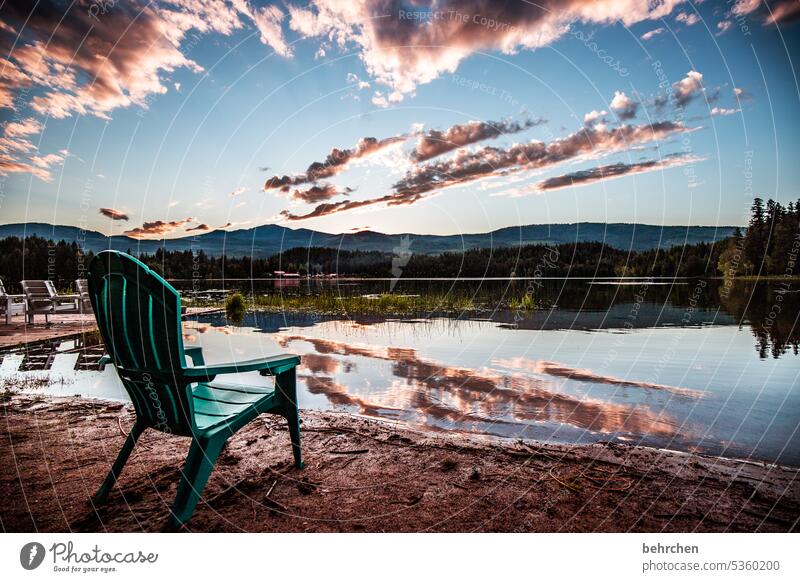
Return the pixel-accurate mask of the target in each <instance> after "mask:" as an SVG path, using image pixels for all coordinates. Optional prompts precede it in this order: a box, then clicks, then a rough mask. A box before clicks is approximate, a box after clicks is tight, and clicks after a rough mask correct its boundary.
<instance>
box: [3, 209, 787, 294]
mask: <svg viewBox="0 0 800 582" xmlns="http://www.w3.org/2000/svg"><path fill="white" fill-rule="evenodd" d="M798 249H800V201H798V202H797V203H789V204H788V205H787V206H786V207H784V206H782V205H781V204H779V203H777V202H775V201H773V200H769V201H767V202H766V203H764V201H763V200H761V199H760V198H756V199H755V200H754V202H753V205H752V209H751V218H750V221H749V224H748V227H747V228H746V229H745V231H744V232H741V231H739V230H738V229H737V230H736V231H735V232H734V234H733V236H731V237H729V238H726V239H723V240H722V241H719V242H717V243H714V244H712V243H699V244H694V245H686V246H677V247H673V248H671V249H667V250H655V249H654V250H648V251H626V250H622V249H616V248H612V247H609V246H608V245H605V244H603V243H600V242H578V243H565V244H559V245H554V246H549V245H528V246H522V247H501V248H493V249H471V250H466V251H464V252H460V253H454V252H448V253H442V254H439V255H422V254H414V252H413V239H412V240H411V245H410V247H409V249H408V252H406V253H403V254H400V255H393V254H391V253H383V252H378V251H340V250H337V249H331V248H321V247H310V248H294V249H290V250H287V251H284V252H283V253H280V254H277V255H274V256H272V257H269V258H266V259H259V258H251V257H212V256H209V255H207V254H206V253H204V252H203V251H197V252H192V251H188V250H187V251H162V250H159V251H157V252H156V253H155V254H146V255H141V256H140V257H139V258H140V259H141V260H142V261H143V262H145V263H146V264H147V265H149V266H150V267H152V268H153V269H155V270H156V271H157V272H159V273H161V274H162V275H163V276H164V277H166V278H168V279H196V280H197V279H212V278H214V279H216V278H244V279H247V278H260V277H270V276H272V274H273V273H274V272H275V271H278V270H282V271H287V272H298V273H300V274H302V275H307V274H310V275H316V274H331V273H335V274H337V275H338V276H340V277H342V276H361V277H392V276H399V277H404V278H406V277H422V278H431V277H509V276H517V277H532V276H543V277H592V276H597V277H613V276H638V277H647V276H653V277H675V276H677V277H708V276H720V275H724V276H748V275H750V276H752V275H762V276H763V275H786V274H788V275H792V274H800V273H798V272H797V271H795V264H794V263H795V261H796V258H797V253H798ZM92 257H93V253H92V252H88V253H84V252H83V251H82V250H81V248H80V247H79V246H78V245H77V244H76V243H74V242H72V243H69V242H65V241H60V242H56V243H54V242H52V241H49V240H46V239H44V238H41V237H38V236H31V237H27V238H25V239H24V240H23V239H20V238H17V237H8V238H5V239H0V277H2V279H3V281H4V283H5V285H6V287H7V288H9V289H12V290H18V282H19V281H20V280H22V279H25V278H27V279H51V280H53V281H54V282H55V283H56V285H57V286H58V287H59V288H62V289H65V288H69V287H70V286H71V285H72V282H73V281H74V280H75V279H76V278H79V277H85V275H86V269H87V267H88V265H89V262H90V261H91V259H92Z"/></svg>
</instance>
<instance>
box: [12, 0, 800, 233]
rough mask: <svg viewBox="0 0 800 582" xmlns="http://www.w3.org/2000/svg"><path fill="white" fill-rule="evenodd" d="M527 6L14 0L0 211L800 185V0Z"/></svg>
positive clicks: (550, 211)
mask: <svg viewBox="0 0 800 582" xmlns="http://www.w3.org/2000/svg"><path fill="white" fill-rule="evenodd" d="M500 4H502V3H500ZM513 4H514V3H513V2H512V3H509V4H506V5H503V6H502V7H498V3H487V2H479V1H474V2H462V3H457V4H453V6H455V7H456V8H452V7H451V6H449V5H447V4H446V3H445V2H436V3H434V4H433V5H432V6H430V7H429V8H425V9H424V10H423V14H418V13H417V12H418V11H419V10H420V9H419V8H414V7H413V6H404V5H403V4H402V3H396V2H379V1H374V2H369V1H367V0H364V1H351V2H346V3H345V2H338V1H335V0H325V1H323V0H320V1H318V2H312V3H299V2H291V0H290V1H289V2H286V3H284V2H280V3H275V4H270V3H263V2H262V3H257V2H253V3H247V2H244V0H241V1H239V2H233V3H225V2H220V3H218V4H217V3H210V6H211V5H213V7H204V8H203V10H201V9H200V8H198V7H197V6H196V5H192V3H188V2H186V3H184V2H168V3H163V4H160V5H159V4H157V3H150V4H141V5H136V3H129V4H125V5H124V6H123V5H119V6H117V5H113V6H107V7H106V13H101V12H100V11H99V9H98V7H99V6H101V5H98V4H92V3H88V2H86V3H78V4H76V5H73V6H72V8H71V9H70V10H69V11H66V12H65V10H64V6H62V5H61V4H56V5H55V6H52V7H50V6H46V7H40V8H37V10H39V11H40V12H39V13H37V12H36V11H34V15H33V17H31V16H30V14H29V12H30V7H28V6H27V5H22V6H20V7H16V6H14V3H6V4H4V5H3V8H2V9H0V22H2V23H3V25H2V26H0V34H2V37H1V38H2V47H0V49H1V50H2V53H3V57H4V61H3V63H0V72H1V73H2V74H0V105H4V107H3V108H2V109H0V115H2V125H3V130H2V131H3V138H2V139H3V141H1V142H0V144H2V147H0V173H1V174H2V175H0V184H1V185H2V195H3V197H2V200H1V201H0V204H1V206H0V212H2V222H4V223H8V222H34V221H37V222H39V221H41V222H55V223H59V224H74V225H81V226H84V227H85V228H90V229H95V230H100V231H102V232H105V233H110V232H113V233H114V234H119V233H122V232H124V231H132V234H138V236H143V237H162V236H170V237H171V236H184V235H186V234H187V229H190V228H194V229H197V230H195V231H189V232H202V231H204V230H206V229H213V228H218V227H222V226H224V225H228V226H226V228H227V229H235V228H249V227H253V226H259V225H262V224H270V223H279V224H283V225H286V226H290V227H292V228H301V227H302V228H313V229H318V230H324V231H327V232H346V231H351V230H356V229H363V228H370V229H372V230H377V231H382V232H418V233H442V234H452V233H466V232H481V231H487V230H491V229H495V228H500V227H505V226H513V225H520V224H532V223H551V222H574V221H607V222H643V223H650V224H711V225H714V224H718V225H727V224H744V223H745V222H746V220H747V216H748V208H749V206H750V203H751V202H752V198H753V196H754V195H759V196H761V197H763V198H775V199H777V200H779V201H781V202H784V203H787V202H789V201H791V200H796V199H797V198H798V197H800V189H798V182H799V181H800V168H798V164H797V162H796V160H797V158H798V153H799V149H800V148H798V146H799V145H800V144H799V143H798V141H799V140H800V138H799V137H798V132H797V127H798V123H797V122H798V105H800V102H799V100H800V93H799V92H798V84H797V79H796V72H795V70H794V68H793V64H792V62H791V60H790V57H791V56H796V55H797V45H798V34H797V32H798V25H797V24H796V23H795V22H794V21H795V20H796V19H797V16H798V14H797V10H795V7H796V5H797V3H796V2H792V3H782V2H771V3H769V4H764V3H758V2H755V3H754V2H751V1H741V0H739V1H737V2H718V3H715V2H711V1H706V2H703V3H697V2H695V3H691V2H680V1H679V0H668V1H665V2H657V3H651V6H649V7H648V6H644V7H641V6H639V7H637V8H635V9H631V8H626V5H627V4H628V3H625V2H593V3H587V2H580V1H579V2H575V3H574V8H570V9H562V8H561V6H563V4H558V3H552V2H551V3H549V4H552V8H551V9H549V10H547V11H546V14H544V15H542V14H539V13H536V12H535V11H536V10H539V9H534V8H531V7H530V5H529V4H526V3H523V2H520V3H519V4H520V6H518V7H517V6H511V7H509V6H510V5H513ZM541 4H543V5H547V4H548V3H541ZM584 4H585V5H586V6H588V7H590V8H591V9H592V11H588V10H589V8H587V7H586V6H584ZM635 4H636V3H635ZM638 4H642V3H638ZM638 4H637V6H638ZM43 6H44V5H43ZM93 6H94V8H92V7H93ZM92 10H94V14H92ZM454 10H456V11H457V12H454ZM531 11H534V12H531ZM56 16H58V17H59V18H55V17H56ZM342 22H348V24H347V25H344V24H342ZM165 23H166V24H165ZM175 23H178V24H177V25H176V24H175ZM166 25H169V27H171V28H165V26H166ZM176 26H177V28H175V27H176ZM137 27H139V28H141V30H137ZM62 29H63V34H62ZM165 31H166V32H165ZM79 32H83V33H85V34H86V38H87V39H89V40H88V41H86V42H85V43H84V44H80V42H79V41H76V40H75V39H76V38H82V37H79V36H76V34H77V33H79ZM647 33H651V34H647ZM643 36H644V37H645V38H644V39H643V38H642V37H643ZM94 38H98V39H99V40H98V42H96V43H94V44H93V43H92V39H94ZM101 41H102V42H101ZM433 41H435V42H433ZM89 45H91V51H90V52H86V51H87V50H88V49H87V48H86V47H87V46H89ZM145 47H146V48H145ZM398 47H400V48H398ZM98 55H102V57H103V58H106V59H108V60H107V61H106V66H105V67H103V66H101V65H98V64H97V60H98V59H99V57H98ZM41 63H44V64H45V65H46V67H44V68H45V70H40V69H41V67H39V68H37V65H41ZM112 65H113V67H112ZM109 68H113V70H112V71H109V70H108V69H109ZM659 85H661V87H660V86H659ZM615 94H617V96H618V98H617V100H616V101H615V100H614V97H615ZM659 100H661V101H664V103H660V104H659ZM612 102H613V103H614V104H615V105H616V106H617V107H616V108H613V107H612ZM593 111H594V112H596V114H595V115H594V116H591V115H589V116H588V117H587V114H589V113H590V112H593ZM658 123H664V124H668V125H666V126H664V128H663V131H662V130H659V131H657V132H655V131H652V128H653V127H654V124H658ZM659 127H661V126H659ZM624 128H627V129H624ZM432 130H438V131H440V132H447V131H448V130H451V131H450V132H449V133H446V134H445V133H436V134H434V133H431V131H432ZM443 136H444V139H443ZM365 138H375V139H374V140H373V141H372V142H370V141H361V142H360V140H364V139H365ZM384 140H385V141H384ZM539 142H541V143H539ZM359 143H361V144H362V145H361V146H359V145H358V144H359ZM371 143H374V144H376V146H375V147H370V144H371ZM436 144H439V145H441V144H445V145H446V147H443V148H439V147H438V145H437V147H436V148H434V149H436V150H437V152H438V151H439V150H440V149H441V150H445V151H442V152H441V153H437V155H434V156H433V157H430V158H427V157H425V156H423V155H421V154H420V152H421V151H422V150H423V149H424V147H426V146H428V147H432V146H434V145H436ZM531 144H533V145H531ZM537 144H538V145H537ZM553 144H559V145H558V146H557V147H555V148H554V146H553ZM570 144H571V145H570ZM576 144H577V145H576ZM573 145H574V146H575V149H574V151H573V150H572V149H570V148H571V147H572V146H573ZM515 146H518V150H519V151H520V152H523V153H522V154H520V155H517V156H516V157H514V156H512V155H511V154H512V153H513V152H515V151H517V150H515V149H514V148H515ZM333 148H338V149H339V150H340V152H339V153H338V154H336V155H335V156H334V158H335V159H337V160H339V161H341V160H345V159H346V163H342V164H340V165H337V164H331V163H330V162H327V163H326V157H327V156H328V155H329V154H331V151H332V149H333ZM487 148H488V149H487ZM342 152H344V153H342ZM520 156H521V157H520ZM532 156H534V157H532ZM512 158H513V159H512ZM314 162H320V163H321V165H320V166H319V167H318V169H319V168H321V169H322V172H321V173H319V172H318V173H317V174H316V175H311V174H312V173H313V172H308V171H307V170H308V168H309V165H311V164H312V163H314ZM265 168H268V169H265ZM284 176H286V177H287V179H286V180H283V181H282V182H280V181H277V179H279V178H280V179H282V178H283V177H284ZM272 178H274V179H273V180H271V179H272ZM312 178H315V179H312ZM287 181H288V182H289V185H286V184H285V182H287ZM548 185H549V186H548ZM555 185H558V187H553V186H555ZM279 186H283V188H281V187H279ZM312 188H316V189H315V190H312ZM348 201H349V202H348ZM101 208H102V209H106V212H105V214H101V213H100V209H101ZM123 215H125V216H126V217H127V219H122V216H123ZM108 216H114V217H116V218H117V219H116V220H112V219H111V218H109V217H108ZM306 216H308V218H304V217H306Z"/></svg>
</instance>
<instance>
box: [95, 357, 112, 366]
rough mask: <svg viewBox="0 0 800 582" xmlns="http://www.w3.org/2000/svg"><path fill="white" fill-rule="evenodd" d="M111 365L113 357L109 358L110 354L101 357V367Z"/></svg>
mask: <svg viewBox="0 0 800 582" xmlns="http://www.w3.org/2000/svg"><path fill="white" fill-rule="evenodd" d="M110 363H111V356H109V355H108V354H104V355H102V356H100V359H99V360H97V364H98V365H100V366H107V365H108V364H110Z"/></svg>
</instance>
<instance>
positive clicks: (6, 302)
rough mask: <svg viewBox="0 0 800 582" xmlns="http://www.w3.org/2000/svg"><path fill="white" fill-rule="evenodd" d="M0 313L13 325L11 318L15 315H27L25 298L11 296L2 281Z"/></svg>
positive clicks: (0, 281) (0, 283)
mask: <svg viewBox="0 0 800 582" xmlns="http://www.w3.org/2000/svg"><path fill="white" fill-rule="evenodd" d="M0 313H2V314H4V315H5V316H6V323H7V324H8V325H11V318H12V316H14V315H25V296H24V295H9V294H8V293H6V288H5V287H4V286H3V281H2V279H0Z"/></svg>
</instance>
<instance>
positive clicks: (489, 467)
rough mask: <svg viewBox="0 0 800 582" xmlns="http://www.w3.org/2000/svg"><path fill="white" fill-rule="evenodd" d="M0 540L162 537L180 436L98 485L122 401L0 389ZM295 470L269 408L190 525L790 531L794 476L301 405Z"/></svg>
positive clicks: (183, 442)
mask: <svg viewBox="0 0 800 582" xmlns="http://www.w3.org/2000/svg"><path fill="white" fill-rule="evenodd" d="M0 411H2V412H1V414H2V425H1V426H2V430H1V431H0V432H1V433H2V434H0V466H2V467H3V470H2V472H0V499H1V501H0V525H1V526H2V529H3V530H4V531H7V532H33V531H38V532H67V531H114V532H138V531H160V530H161V529H162V527H163V525H164V523H165V521H166V519H167V515H168V507H169V506H170V504H171V503H172V500H173V497H174V495H175V489H176V487H177V484H178V478H179V470H180V467H181V465H182V462H183V459H184V458H185V455H186V452H187V450H188V444H189V443H188V439H185V438H177V437H172V436H168V435H164V434H162V433H157V432H155V431H148V432H146V433H145V435H144V436H143V437H142V439H141V440H140V441H139V444H138V445H137V448H136V450H135V452H134V455H133V457H132V458H131V460H130V461H129V462H128V465H127V466H126V468H125V471H124V473H123V475H122V477H121V479H120V481H119V483H118V487H117V488H115V490H114V491H113V492H112V494H111V495H110V496H109V499H108V501H107V502H106V503H105V504H103V505H102V506H100V507H94V506H93V504H92V502H91V496H92V494H93V493H94V492H95V491H96V489H97V487H98V486H99V485H100V483H101V481H102V479H103V478H104V476H105V474H106V472H107V471H108V469H109V467H110V465H111V463H112V461H113V460H114V458H115V456H116V454H117V451H118V450H119V448H120V446H121V445H122V442H123V438H124V437H123V433H124V432H127V430H128V429H129V427H130V426H131V425H132V422H133V412H132V411H131V410H129V409H128V408H127V407H124V406H123V405H121V404H120V403H112V402H104V401H98V400H88V399H80V398H69V399H64V398H62V399H56V398H42V397H31V396H20V395H13V396H10V395H6V396H5V397H4V398H3V402H2V403H0ZM302 418H303V425H302V430H303V439H304V441H303V453H304V458H305V461H306V468H305V469H304V470H296V469H294V468H293V465H292V463H291V451H290V446H289V439H288V434H287V430H286V427H285V421H283V419H281V418H279V417H274V416H268V415H264V416H262V417H261V418H259V419H258V420H256V421H254V422H252V423H251V424H250V425H248V426H247V427H246V428H245V429H243V430H242V431H240V432H239V433H237V434H236V435H235V436H234V437H233V438H232V439H231V440H230V441H229V443H228V445H227V446H226V449H225V450H224V451H223V453H222V455H221V457H220V459H219V461H218V463H217V467H216V469H215V471H214V473H213V475H212V476H211V479H210V481H209V484H208V485H207V487H206V489H205V493H204V500H203V501H201V502H200V504H199V505H198V508H197V511H196V513H195V515H194V517H193V518H192V520H191V521H190V522H189V523H188V525H187V526H185V527H184V529H185V530H187V531H206V532H215V531H257V532H262V531H273V532H303V531H306V532H360V531H375V532H382V531H387V532H398V531H400V532H405V531H457V532H472V531H504V532H508V531H512V532H513V531H516V532H523V531H526V532H527V531H535V532H556V531H566V532H575V531H580V532H587V531H603V532H610V531H643V532H661V531H679V532H685V531H747V532H752V531H783V532H786V531H796V530H797V529H798V519H799V516H800V486H799V485H800V483H799V482H798V472H797V470H796V469H790V468H782V467H777V466H771V465H764V464H758V463H750V462H741V461H732V460H722V459H718V458H711V457H704V456H701V455H694V454H682V453H675V452H666V451H659V450H656V449H648V448H640V447H631V446H625V445H618V444H611V443H603V444H595V445H587V446H561V445H541V444H538V443H531V442H526V443H522V442H513V441H507V440H500V439H493V438H487V437H479V436H472V435H460V434H442V433H433V432H429V431H428V432H426V431H423V430H415V429H411V428H408V427H404V426H401V425H396V424H393V423H389V422H385V421H378V420H375V419H367V418H363V417H356V416H352V415H348V414H344V413H324V412H312V411H302Z"/></svg>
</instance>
